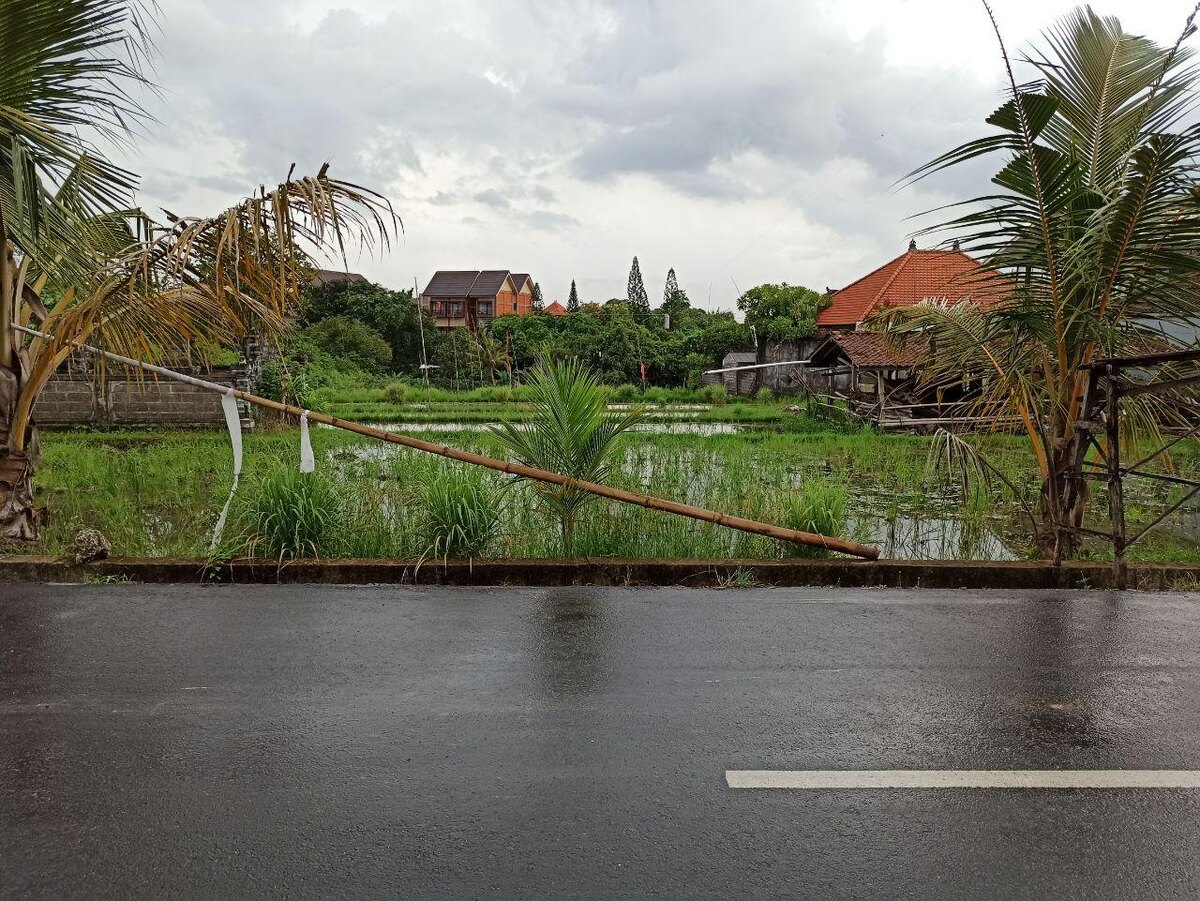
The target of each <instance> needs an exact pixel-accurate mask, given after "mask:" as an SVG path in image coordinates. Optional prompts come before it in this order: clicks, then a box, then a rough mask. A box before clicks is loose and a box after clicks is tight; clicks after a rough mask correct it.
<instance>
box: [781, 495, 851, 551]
mask: <svg viewBox="0 0 1200 901" xmlns="http://www.w3.org/2000/svg"><path fill="white" fill-rule="evenodd" d="M846 498H847V492H846V488H845V486H843V485H830V484H821V483H817V484H813V485H806V486H804V487H803V488H802V489H801V490H800V492H799V493H798V494H795V495H793V496H792V497H791V498H790V499H789V501H788V503H787V506H786V508H785V510H784V516H783V524H784V525H785V526H787V527H788V528H789V529H796V530H798V531H801V532H814V533H816V534H817V535H828V536H829V537H830V538H838V537H841V536H842V534H843V533H844V532H845V530H846ZM787 550H788V553H789V554H790V555H792V556H795V557H825V556H828V554H829V552H828V551H826V550H825V549H824V548H817V547H809V546H807V545H800V544H797V545H790V546H789V547H788V549H787Z"/></svg>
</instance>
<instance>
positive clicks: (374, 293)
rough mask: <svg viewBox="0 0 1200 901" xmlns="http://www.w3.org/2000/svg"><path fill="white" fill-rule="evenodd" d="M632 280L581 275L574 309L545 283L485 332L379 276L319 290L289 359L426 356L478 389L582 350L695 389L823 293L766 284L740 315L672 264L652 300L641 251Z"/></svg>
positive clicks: (368, 363) (403, 373) (395, 363)
mask: <svg viewBox="0 0 1200 901" xmlns="http://www.w3.org/2000/svg"><path fill="white" fill-rule="evenodd" d="M628 287H629V293H630V295H631V297H630V298H612V299H610V300H608V301H606V302H604V303H603V304H599V303H582V302H581V301H580V299H579V292H578V289H577V287H576V284H575V282H574V281H572V282H571V289H570V293H569V295H568V300H567V309H568V310H569V311H570V313H569V315H566V316H553V315H550V314H548V313H546V312H544V305H543V301H542V291H541V287H540V286H539V285H535V287H534V312H533V313H530V314H528V315H524V316H516V315H509V316H501V317H499V318H497V319H495V320H493V321H492V322H491V323H489V324H485V325H483V326H482V327H481V328H480V329H479V331H478V332H475V333H472V332H469V331H467V330H466V329H456V330H453V331H445V330H440V329H438V328H436V327H435V326H434V322H433V320H432V318H431V317H430V316H429V314H428V313H424V312H422V311H421V310H420V309H419V308H418V306H417V304H416V303H415V302H414V300H413V292H412V291H410V290H406V291H392V290H389V289H387V288H384V287H382V286H380V285H377V284H373V283H370V282H351V283H344V284H334V285H327V286H323V287H319V288H313V289H310V290H309V292H308V294H307V299H306V303H305V305H304V308H303V311H302V313H301V315H300V318H299V320H298V322H297V331H296V334H295V336H294V338H293V339H292V340H291V342H290V343H289V345H288V347H287V348H286V349H285V354H284V357H283V360H282V362H281V364H279V366H280V367H281V368H282V369H284V370H286V371H287V372H288V373H290V374H291V376H292V377H293V378H298V379H301V380H303V381H304V382H305V385H306V386H307V387H310V388H312V387H320V386H321V385H323V384H330V383H332V382H339V383H344V382H346V381H347V379H349V380H350V381H353V380H354V379H355V378H356V377H358V376H361V377H362V378H363V380H370V379H371V378H373V377H378V378H382V377H409V378H414V379H415V378H420V377H422V370H421V368H420V366H421V364H422V362H426V361H427V362H428V363H429V364H431V365H432V366H433V367H436V368H433V369H431V370H429V375H430V379H431V380H432V381H434V382H436V383H438V384H441V385H447V386H451V387H455V386H457V387H470V386H472V385H478V384H489V383H498V382H504V381H507V380H509V379H511V378H514V377H515V378H517V379H519V378H520V373H521V372H522V371H524V370H527V369H529V368H530V367H532V366H533V365H534V363H535V362H536V361H537V360H538V359H539V358H541V357H548V358H550V359H560V360H561V359H570V358H578V359H581V360H584V361H586V362H587V363H588V364H589V365H590V366H591V367H593V368H594V369H595V370H596V372H597V373H598V374H599V376H600V378H601V379H602V380H603V381H604V382H606V383H609V384H622V383H634V384H638V383H641V382H642V379H643V375H644V378H645V383H646V384H647V385H652V386H661V387H687V386H695V385H698V384H699V383H700V379H701V374H702V373H703V372H704V370H706V369H711V368H714V367H716V366H718V365H719V364H720V363H721V361H722V360H723V359H724V357H725V355H726V354H728V353H729V352H730V351H734V350H744V351H748V350H753V349H755V341H754V338H755V337H757V339H758V343H759V348H758V349H759V350H760V353H761V348H762V346H764V344H765V342H766V341H768V340H774V341H778V340H786V339H789V338H797V337H804V336H806V335H809V334H812V333H813V332H814V331H815V328H816V315H817V313H818V312H819V310H820V309H821V307H822V306H823V304H824V303H825V298H824V296H823V295H820V294H817V293H816V292H813V291H810V290H809V289H807V288H802V287H796V286H789V285H760V286H758V287H756V288H753V289H751V290H750V291H747V292H746V293H745V294H744V295H743V296H742V297H741V298H739V300H738V307H739V309H740V310H741V311H742V312H743V313H744V314H745V322H744V323H739V322H737V321H736V319H735V318H734V315H733V313H721V312H710V311H708V310H702V309H697V308H695V307H693V306H692V305H691V301H690V299H689V298H688V295H687V292H686V291H684V290H683V289H682V288H681V287H680V286H679V280H678V277H677V276H676V274H675V270H674V269H671V270H669V271H668V273H667V277H666V282H665V284H664V286H663V292H662V303H661V305H660V306H658V307H654V308H652V307H651V306H650V304H649V299H648V292H647V290H646V287H645V284H644V282H643V280H642V275H641V269H640V266H639V264H638V262H637V259H636V258H635V259H634V261H633V266H632V268H631V270H630V273H629V280H628ZM752 327H753V328H752ZM422 332H424V341H423V342H422ZM422 353H424V357H422ZM274 377H275V378H276V380H277V381H282V380H283V377H282V376H281V375H278V374H276V375H275V376H274Z"/></svg>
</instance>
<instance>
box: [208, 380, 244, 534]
mask: <svg viewBox="0 0 1200 901" xmlns="http://www.w3.org/2000/svg"><path fill="white" fill-rule="evenodd" d="M221 410H222V411H223V412H224V413H225V426H226V427H227V428H228V429H229V443H230V444H232V445H233V484H232V485H231V486H230V488H229V497H228V498H226V499H225V506H224V507H222V508H221V515H220V516H219V517H218V518H217V527H216V528H215V529H213V537H212V549H213V550H214V551H215V550H216V549H217V545H219V544H220V543H221V534H222V533H223V532H224V531H225V521H226V520H227V519H228V518H229V506H230V504H232V503H233V495H234V492H236V491H237V487H238V479H239V478H240V477H241V475H242V415H241V412H240V411H239V410H238V405H237V397H236V396H234V393H233V391H232V389H226V391H225V393H224V394H222V395H221Z"/></svg>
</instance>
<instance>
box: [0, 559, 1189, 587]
mask: <svg viewBox="0 0 1200 901" xmlns="http://www.w3.org/2000/svg"><path fill="white" fill-rule="evenodd" d="M104 581H128V582H147V583H160V584H161V583H183V584H196V583H200V582H221V583H247V584H276V583H316V584H338V585H371V584H396V585H514V586H519V585H528V586H553V585H606V586H611V585H650V586H664V587H665V586H691V587H697V588H701V587H704V588H711V587H726V588H737V587H754V586H777V587H788V586H804V585H834V586H844V587H848V588H849V587H854V588H859V587H879V588H1002V589H1013V588H1111V587H1113V585H1114V584H1115V582H1114V578H1113V570H1112V567H1111V566H1110V565H1109V564H1106V563H1069V564H1065V565H1063V566H1061V567H1055V566H1051V565H1049V564H1046V563H1040V562H1013V563H1007V562H1006V563H992V562H980V563H962V562H957V561H940V560H939V561H910V560H881V561H875V562H868V561H855V560H795V561H792V560H629V559H615V558H589V559H580V560H473V561H466V560H451V561H448V562H445V563H443V562H442V561H436V562H435V561H426V562H425V563H423V564H421V565H420V566H418V565H417V563H416V561H412V560H300V561H295V562H290V563H285V564H283V565H282V566H280V565H279V564H278V563H276V562H275V561H274V560H236V561H233V562H229V563H224V564H220V565H216V566H213V567H209V566H208V564H207V563H206V562H205V561H202V560H177V559H158V558H148V559H123V560H103V561H98V562H96V563H90V564H83V565H79V564H74V563H69V562H64V561H62V560H59V559H55V558H52V557H20V556H10V557H0V582H104ZM1129 585H1130V586H1131V587H1136V588H1140V589H1144V590H1169V589H1192V590H1196V589H1198V588H1200V563H1197V564H1143V565H1131V566H1130V567H1129Z"/></svg>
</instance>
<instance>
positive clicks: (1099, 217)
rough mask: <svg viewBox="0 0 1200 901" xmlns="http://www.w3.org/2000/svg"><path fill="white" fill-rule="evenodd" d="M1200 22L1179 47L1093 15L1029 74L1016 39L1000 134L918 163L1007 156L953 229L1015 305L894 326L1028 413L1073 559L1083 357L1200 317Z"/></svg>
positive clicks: (998, 116)
mask: <svg viewBox="0 0 1200 901" xmlns="http://www.w3.org/2000/svg"><path fill="white" fill-rule="evenodd" d="M984 7H985V8H986V9H987V13H988V15H989V16H991V17H992V23H993V26H995V24H996V20H995V17H994V16H993V15H992V11H991V9H990V7H988V5H987V3H986V0H984ZM1198 8H1200V7H1198ZM1195 15H1196V12H1195V11H1193V13H1192V16H1191V17H1189V19H1188V20H1187V25H1186V27H1185V29H1184V32H1183V34H1182V35H1181V37H1180V39H1179V41H1177V42H1176V44H1175V45H1174V46H1171V47H1163V46H1160V45H1157V44H1155V43H1154V42H1153V41H1151V40H1148V39H1147V38H1144V37H1137V36H1134V35H1130V34H1128V33H1126V32H1125V31H1124V30H1123V29H1122V27H1121V23H1120V22H1119V21H1118V20H1116V19H1113V18H1102V17H1101V16H1098V15H1097V14H1096V13H1094V12H1093V11H1092V10H1091V8H1088V7H1085V8H1081V9H1078V10H1076V11H1075V12H1073V13H1071V14H1069V15H1068V16H1066V17H1065V18H1063V19H1062V20H1061V21H1060V22H1059V23H1058V24H1057V25H1056V26H1055V27H1053V28H1051V29H1050V30H1048V31H1047V32H1046V33H1045V35H1044V36H1043V38H1044V39H1043V41H1042V43H1041V45H1040V46H1037V47H1035V48H1034V49H1033V51H1032V52H1031V53H1030V54H1029V55H1028V56H1027V57H1026V58H1025V60H1024V61H1025V62H1026V63H1027V64H1028V65H1030V66H1032V67H1033V70H1034V72H1035V75H1036V78H1035V79H1034V80H1032V81H1030V82H1028V83H1020V82H1018V80H1017V77H1016V75H1015V74H1014V70H1013V64H1012V61H1011V59H1010V57H1009V55H1008V52H1007V50H1005V48H1004V42H1003V40H1002V39H1001V40H1000V47H1001V52H1002V56H1003V59H1004V63H1005V68H1006V72H1007V76H1008V94H1009V98H1008V100H1007V102H1006V103H1005V104H1004V105H1003V106H1001V107H1000V109H998V110H997V111H996V112H995V113H993V114H992V115H991V116H990V117H989V118H988V120H987V121H988V124H989V125H991V126H992V132H991V133H990V134H988V135H987V136H985V137H982V138H979V139H977V140H974V141H971V142H968V143H966V144H964V145H962V146H960V147H958V148H956V149H955V150H952V151H950V152H949V153H947V154H945V155H944V156H942V157H940V158H938V159H936V160H934V161H933V162H931V163H929V164H927V165H926V166H924V167H922V168H921V169H919V170H917V171H916V172H915V173H913V179H914V180H916V179H920V178H923V177H925V176H927V175H930V174H932V173H934V172H938V171H940V170H943V169H946V168H948V167H951V166H956V165H960V164H963V163H968V162H970V161H973V160H976V159H978V158H980V157H988V156H992V155H995V154H999V155H1000V156H1001V157H1002V162H1003V168H1001V170H1000V171H999V173H998V174H997V175H996V176H995V177H994V178H993V179H992V181H993V182H994V184H995V185H996V189H995V190H993V191H992V192H990V193H988V194H986V195H984V196H981V197H977V198H974V199H972V200H969V201H965V202H964V203H963V204H959V205H957V206H959V207H965V208H966V209H965V211H963V212H962V213H960V214H958V215H956V216H955V217H954V218H952V219H951V220H950V221H948V222H945V223H942V224H941V225H939V226H936V228H938V229H947V230H951V231H953V232H954V233H955V234H956V235H957V236H958V237H959V238H960V239H961V240H962V241H963V243H964V244H965V245H966V246H967V248H968V249H973V250H974V251H976V252H977V253H979V254H980V255H982V257H983V258H984V260H985V262H986V263H987V264H988V266H989V267H990V268H992V269H993V270H996V271H998V272H1000V273H1002V274H1003V275H1004V276H1005V277H1006V282H1005V283H1006V285H1007V288H1006V289H1005V291H1004V294H1005V295H1006V296H1005V297H1004V299H1003V300H1001V301H1000V302H993V303H989V304H980V303H971V302H962V303H958V304H955V305H940V304H937V303H933V302H927V303H925V304H922V305H919V306H917V307H914V308H912V309H908V310H893V311H891V312H889V313H887V314H885V315H884V317H883V322H882V324H883V325H884V326H885V327H886V328H888V329H889V330H890V332H891V333H892V334H893V335H894V336H895V339H896V340H898V341H901V342H902V341H903V340H904V339H905V338H906V337H908V336H916V335H919V336H921V338H923V339H924V340H928V341H929V342H930V345H931V346H932V347H933V348H935V349H936V352H934V353H931V355H930V363H929V365H928V366H927V368H926V370H925V377H926V379H928V380H930V381H932V382H935V383H936V382H946V383H951V382H958V381H961V380H962V379H963V378H964V374H968V375H970V376H972V377H975V378H976V379H978V380H979V381H981V382H982V384H983V389H982V395H981V397H980V398H979V400H978V406H979V408H980V409H979V412H980V413H981V414H982V415H987V416H992V417H995V420H996V421H997V422H1000V421H1003V420H1006V419H1007V420H1008V421H1017V422H1019V423H1021V427H1022V428H1023V430H1024V432H1025V433H1026V434H1027V435H1028V437H1029V439H1030V442H1031V444H1032V447H1033V452H1034V455H1035V456H1036V458H1037V464H1038V467H1039V470H1040V473H1041V479H1042V482H1041V492H1040V510H1041V514H1040V528H1039V535H1038V536H1037V543H1038V547H1039V549H1040V550H1041V551H1042V552H1043V553H1044V554H1045V555H1046V556H1053V557H1054V558H1055V559H1056V560H1058V559H1062V557H1063V556H1066V555H1070V554H1072V553H1074V551H1075V549H1076V547H1077V544H1078V534H1079V533H1078V531H1077V529H1078V527H1079V526H1080V525H1081V524H1082V520H1083V513H1084V506H1085V502H1086V489H1085V488H1084V487H1083V486H1084V480H1083V479H1081V478H1080V477H1079V473H1080V469H1081V467H1082V465H1083V462H1084V459H1085V457H1086V455H1087V452H1088V441H1087V436H1086V434H1085V432H1084V431H1083V429H1082V428H1081V427H1080V419H1081V418H1082V415H1083V412H1084V411H1083V407H1084V404H1085V390H1086V387H1087V384H1088V375H1087V373H1086V372H1084V371H1083V370H1081V367H1082V366H1084V365H1086V364H1088V363H1091V362H1093V361H1094V360H1098V359H1104V358H1107V357H1111V356H1119V355H1122V354H1129V353H1137V352H1145V348H1146V346H1147V343H1148V341H1149V340H1150V339H1151V338H1153V339H1155V340H1161V337H1162V336H1161V333H1160V332H1159V331H1158V330H1157V329H1156V328H1155V327H1154V325H1153V323H1154V322H1155V321H1158V320H1173V319H1188V318H1191V317H1195V316H1196V314H1197V312H1198V301H1197V292H1196V291H1195V289H1194V286H1195V284H1196V281H1195V280H1196V278H1197V276H1198V275H1200V254H1198V253H1197V252H1198V251H1200V206H1198V204H1197V199H1198V197H1200V194H1198V192H1197V181H1196V171H1197V170H1196V160H1197V158H1198V156H1197V155H1198V154H1200V128H1198V127H1197V126H1195V125H1190V124H1185V120H1186V118H1187V117H1188V115H1189V114H1190V113H1191V112H1192V111H1193V109H1194V106H1195V101H1194V97H1195V93H1196V81H1197V77H1196V69H1195V67H1194V66H1193V65H1192V58H1193V57H1192V51H1191V50H1189V49H1186V48H1184V47H1183V43H1184V41H1185V40H1186V39H1187V38H1188V37H1190V36H1191V35H1192V33H1193V31H1194V28H1193V21H1194V18H1195ZM995 30H996V35H997V37H998V38H999V37H1000V30H999V28H998V27H996V28H995ZM996 290H997V289H996V285H995V284H994V283H993V284H989V285H988V286H986V289H985V290H983V291H982V292H981V293H985V294H995V293H996ZM1125 415H1126V418H1127V424H1128V425H1129V426H1132V428H1129V429H1127V432H1128V433H1129V434H1130V435H1131V436H1132V437H1133V438H1134V440H1137V437H1138V435H1139V434H1140V435H1141V436H1144V435H1145V434H1146V432H1147V431H1153V430H1154V429H1155V427H1156V426H1155V423H1156V417H1155V416H1154V415H1153V411H1152V410H1150V409H1149V408H1148V407H1147V406H1144V405H1142V406H1139V405H1138V404H1137V403H1132V402H1131V405H1130V407H1129V408H1128V409H1127V410H1126V413H1125Z"/></svg>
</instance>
